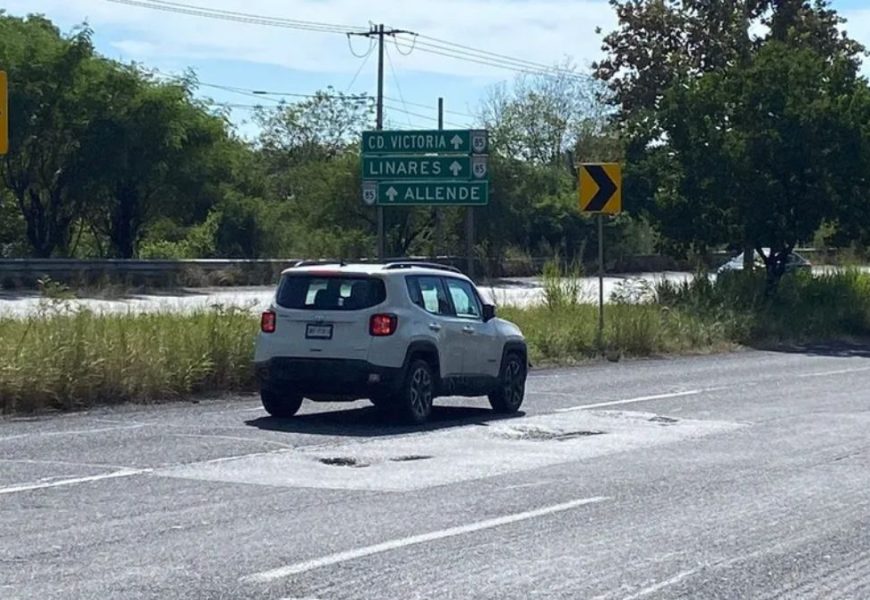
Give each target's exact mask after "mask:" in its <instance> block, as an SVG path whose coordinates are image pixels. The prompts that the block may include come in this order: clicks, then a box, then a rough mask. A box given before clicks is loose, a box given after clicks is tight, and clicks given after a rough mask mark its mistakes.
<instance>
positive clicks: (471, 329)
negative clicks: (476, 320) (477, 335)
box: [462, 325, 474, 333]
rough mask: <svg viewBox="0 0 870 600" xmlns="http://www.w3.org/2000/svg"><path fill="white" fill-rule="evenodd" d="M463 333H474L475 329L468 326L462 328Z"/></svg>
mask: <svg viewBox="0 0 870 600" xmlns="http://www.w3.org/2000/svg"><path fill="white" fill-rule="evenodd" d="M462 332H463V333H474V327H472V326H471V325H466V326H465V327H463V328H462Z"/></svg>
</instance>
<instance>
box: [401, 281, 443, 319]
mask: <svg viewBox="0 0 870 600" xmlns="http://www.w3.org/2000/svg"><path fill="white" fill-rule="evenodd" d="M406 281H407V283H408V294H409V295H410V296H411V302H413V303H414V304H416V305H417V306H419V307H420V308H422V309H423V310H425V311H427V312H430V313H432V314H433V315H449V314H451V312H450V302H449V301H448V300H447V294H446V293H445V292H444V286H443V285H442V284H441V280H440V279H439V278H438V277H408V278H407V280H406Z"/></svg>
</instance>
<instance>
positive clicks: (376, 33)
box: [347, 23, 416, 261]
mask: <svg viewBox="0 0 870 600" xmlns="http://www.w3.org/2000/svg"><path fill="white" fill-rule="evenodd" d="M400 33H409V34H413V35H416V34H414V32H413V31H406V30H404V29H384V25H383V23H382V24H380V25H377V26H375V25H372V26H371V27H370V28H369V31H367V32H366V33H348V34H347V35H348V36H351V35H358V36H362V37H367V38H377V39H378V97H377V103H376V106H377V108H376V113H375V118H376V121H375V129H377V130H378V131H380V130H381V129H383V128H384V37H386V36H392V37H396V36H397V35H399V34H400ZM377 211H378V260H380V261H383V260H384V258H385V257H386V240H385V237H386V235H385V231H384V229H385V227H384V207H383V206H378V208H377Z"/></svg>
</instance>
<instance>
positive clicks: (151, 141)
mask: <svg viewBox="0 0 870 600" xmlns="http://www.w3.org/2000/svg"><path fill="white" fill-rule="evenodd" d="M94 66H95V67H96V66H98V67H99V69H100V75H99V76H98V77H96V78H95V79H94V82H93V88H92V93H91V95H90V97H89V98H88V102H89V103H91V105H92V110H91V111H90V112H91V113H92V115H93V117H92V119H91V122H90V124H89V126H88V127H87V129H86V131H85V133H84V135H83V138H82V149H81V152H80V162H79V165H80V166H79V168H80V169H81V170H82V171H84V172H87V173H90V177H89V178H88V179H87V181H85V182H83V185H82V189H81V193H82V194H86V195H88V196H90V197H91V199H92V201H91V206H92V209H91V211H90V217H91V219H92V220H93V222H94V223H95V225H96V229H97V230H98V231H99V232H100V233H102V234H103V235H105V237H106V238H107V239H108V240H109V244H110V247H111V254H112V255H113V256H115V257H118V258H132V257H133V256H134V255H135V254H136V249H137V246H138V243H139V241H140V240H141V238H142V235H143V233H144V230H145V228H146V227H147V225H148V224H149V223H150V222H151V221H152V220H153V218H154V217H155V216H156V215H157V214H167V213H169V214H172V213H176V214H178V213H181V212H183V211H189V210H190V209H191V204H193V203H194V202H195V198H197V197H198V196H199V195H200V194H201V191H202V189H203V187H204V186H206V185H209V182H211V183H214V181H215V179H218V180H221V181H222V180H225V179H226V174H224V175H222V174H221V173H222V171H221V170H219V169H217V168H209V167H208V165H206V166H205V168H203V165H202V164H201V163H203V162H206V163H208V161H209V160H210V158H211V155H212V154H213V153H214V152H215V151H216V147H217V146H218V145H220V144H224V143H226V131H225V124H224V122H223V121H222V120H221V119H220V118H219V117H217V116H213V115H212V114H210V113H209V112H208V111H207V110H206V107H205V106H203V105H201V104H199V103H198V102H197V101H195V100H194V98H193V96H192V90H193V85H194V83H193V82H192V81H191V80H184V79H182V80H177V81H172V82H158V81H155V80H154V79H153V78H152V77H150V76H149V75H148V74H147V73H146V72H144V71H142V70H141V69H140V68H138V67H136V66H123V65H119V64H117V63H114V62H109V61H105V60H100V61H99V62H98V63H97V62H96V61H95V64H94ZM216 166H217V165H214V167H216ZM223 172H224V173H225V170H224V171H223ZM216 200H217V198H216V197H215V196H212V197H211V198H210V200H209V202H208V204H209V205H211V204H213V203H214V202H215V201H216Z"/></svg>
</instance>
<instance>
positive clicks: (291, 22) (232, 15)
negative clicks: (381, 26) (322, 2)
mask: <svg viewBox="0 0 870 600" xmlns="http://www.w3.org/2000/svg"><path fill="white" fill-rule="evenodd" d="M107 1H108V2H113V3H115V4H126V5H128V6H136V7H139V8H148V9H151V10H159V11H163V12H170V13H177V14H183V15H188V16H193V17H205V18H208V19H217V20H223V21H235V22H237V23H247V24H250V25H266V26H269V27H283V28H286V29H298V30H302V31H318V32H321V33H340V34H345V33H347V32H348V31H365V29H364V28H362V27H351V26H344V25H334V24H329V23H318V22H316V21H301V20H298V19H284V18H279V17H268V16H264V15H256V14H252V13H243V12H235V11H228V10H217V9H212V8H205V7H202V6H196V5H192V4H184V3H181V2H164V1H161V0H107Z"/></svg>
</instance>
